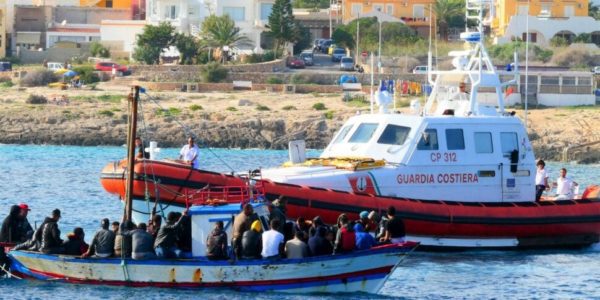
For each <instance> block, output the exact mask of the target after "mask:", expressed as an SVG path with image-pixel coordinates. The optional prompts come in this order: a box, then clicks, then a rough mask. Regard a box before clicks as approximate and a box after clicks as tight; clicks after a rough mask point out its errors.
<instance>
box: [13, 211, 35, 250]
mask: <svg viewBox="0 0 600 300" xmlns="http://www.w3.org/2000/svg"><path fill="white" fill-rule="evenodd" d="M19 208H20V209H21V211H20V212H19V217H18V218H17V234H18V236H19V237H20V239H21V242H24V241H26V240H28V239H30V238H31V237H32V236H33V227H31V224H30V223H29V220H27V214H28V213H29V211H30V210H31V209H30V208H29V206H28V205H27V204H25V203H21V204H19Z"/></svg>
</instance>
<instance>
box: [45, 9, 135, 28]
mask: <svg viewBox="0 0 600 300" xmlns="http://www.w3.org/2000/svg"><path fill="white" fill-rule="evenodd" d="M53 15H54V18H53V19H54V22H57V23H61V22H62V21H63V20H66V21H67V24H88V25H89V24H96V25H100V22H101V21H102V20H129V19H131V10H130V9H128V8H127V9H123V8H121V9H117V8H112V9H111V8H99V7H85V8H82V7H68V6H58V7H55V8H53Z"/></svg>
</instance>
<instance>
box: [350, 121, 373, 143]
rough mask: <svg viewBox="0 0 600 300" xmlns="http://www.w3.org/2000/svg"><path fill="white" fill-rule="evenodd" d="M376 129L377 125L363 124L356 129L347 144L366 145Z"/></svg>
mask: <svg viewBox="0 0 600 300" xmlns="http://www.w3.org/2000/svg"><path fill="white" fill-rule="evenodd" d="M376 129H377V123H363V124H360V125H359V126H358V128H356V131H355V132H354V134H353V135H352V137H350V140H349V141H348V142H349V143H366V142H368V141H369V140H370V139H371V137H372V136H373V133H375V130H376Z"/></svg>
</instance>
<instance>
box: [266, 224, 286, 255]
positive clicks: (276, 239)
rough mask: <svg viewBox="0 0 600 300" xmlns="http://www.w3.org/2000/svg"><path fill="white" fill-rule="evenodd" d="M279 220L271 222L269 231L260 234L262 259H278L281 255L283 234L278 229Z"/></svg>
mask: <svg viewBox="0 0 600 300" xmlns="http://www.w3.org/2000/svg"><path fill="white" fill-rule="evenodd" d="M279 226H280V224H279V219H273V220H271V223H270V227H271V229H270V230H268V231H265V232H263V234H262V252H261V253H260V254H261V255H262V257H263V258H278V257H281V254H282V253H283V245H284V244H283V241H284V238H283V234H281V233H280V232H279V231H277V229H279Z"/></svg>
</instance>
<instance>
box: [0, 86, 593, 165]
mask: <svg viewBox="0 0 600 300" xmlns="http://www.w3.org/2000/svg"><path fill="white" fill-rule="evenodd" d="M97 88H98V90H66V91H57V90H53V89H48V88H27V89H22V88H16V87H12V88H4V89H1V90H0V91H1V93H0V143H6V144H57V145H82V146H95V145H122V144H124V143H125V140H126V132H127V101H126V100H125V97H126V95H127V93H128V92H129V88H128V87H126V86H118V85H111V84H109V83H104V84H101V85H99V86H98V87H97ZM31 94H35V95H43V96H45V97H46V98H47V99H48V100H49V103H47V104H28V103H26V99H27V98H28V96H29V95H31ZM149 94H150V95H151V96H152V99H150V97H147V96H143V97H142V100H143V102H142V106H141V111H142V112H143V115H142V118H141V119H140V124H139V131H140V134H141V135H142V136H145V137H146V139H151V140H156V141H158V142H159V144H160V146H161V147H179V146H181V145H182V144H183V143H184V142H185V137H186V135H187V134H188V133H186V130H190V131H191V132H193V134H194V135H196V136H197V137H198V138H199V139H200V142H201V143H202V144H203V145H205V146H208V147H221V148H263V149H286V148H287V143H288V141H290V140H294V139H304V140H306V142H307V147H309V148H315V149H321V148H324V147H325V146H326V145H327V143H328V142H329V140H330V139H331V137H332V136H333V134H334V133H335V132H336V131H337V130H338V129H339V127H340V126H341V125H342V124H343V122H344V121H345V120H346V119H347V118H348V117H350V116H351V115H353V114H355V113H356V111H357V110H367V109H368V105H359V104H358V103H347V102H343V101H342V99H341V95H339V94H281V93H272V92H271V93H270V92H264V91H255V92H232V93H222V92H212V93H175V92H160V93H158V92H156V93H155V92H149ZM63 95H64V98H66V99H67V100H68V103H67V101H64V100H63V101H61V99H63ZM54 99H56V101H54ZM319 103H320V104H319ZM321 105H322V106H324V109H321V110H317V109H315V107H318V106H321ZM523 113H524V112H523V111H517V115H518V116H519V117H521V118H523V117H524V114H523ZM598 115H600V107H598V106H596V107H581V108H580V107H575V108H552V109H533V110H530V111H529V114H528V125H529V126H528V127H529V132H530V138H531V141H532V144H533V147H534V150H535V151H536V155H537V156H538V157H539V158H543V159H547V160H561V159H562V158H563V156H564V154H565V153H564V152H565V149H567V147H568V149H569V150H568V151H567V153H566V154H567V159H568V160H569V161H580V162H584V163H595V162H599V161H600V143H597V142H598V141H600V133H599V132H600V119H599V118H598Z"/></svg>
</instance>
